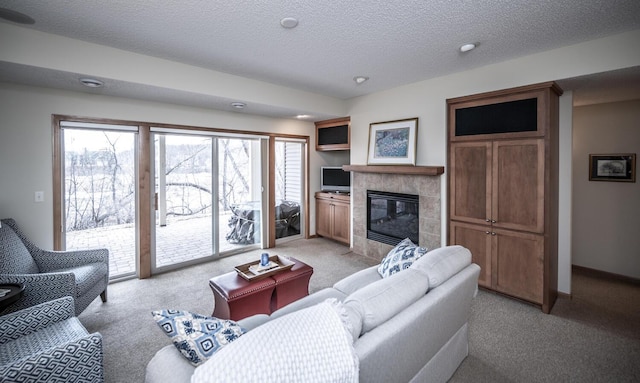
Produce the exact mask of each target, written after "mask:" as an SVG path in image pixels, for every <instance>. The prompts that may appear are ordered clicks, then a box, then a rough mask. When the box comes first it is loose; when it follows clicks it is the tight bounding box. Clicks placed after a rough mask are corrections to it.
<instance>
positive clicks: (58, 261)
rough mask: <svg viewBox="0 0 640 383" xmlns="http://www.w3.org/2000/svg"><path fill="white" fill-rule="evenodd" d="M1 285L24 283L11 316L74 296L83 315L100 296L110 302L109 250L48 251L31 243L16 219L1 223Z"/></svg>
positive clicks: (3, 220)
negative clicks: (108, 285) (44, 303)
mask: <svg viewBox="0 0 640 383" xmlns="http://www.w3.org/2000/svg"><path fill="white" fill-rule="evenodd" d="M0 224H1V226H0V284H15V283H19V284H23V285H24V293H23V296H22V298H20V299H19V300H18V301H17V302H15V303H13V304H11V305H10V306H9V307H7V308H6V309H5V310H4V311H3V313H4V314H6V313H10V312H13V311H17V310H20V309H23V308H26V307H30V306H34V305H37V304H39V303H43V302H47V301H50V300H53V299H56V298H60V297H64V296H71V297H72V298H73V299H74V306H75V314H76V315H79V314H80V313H81V312H82V311H84V309H86V308H87V306H89V304H90V303H91V302H92V301H93V300H94V299H95V298H96V297H97V296H98V295H100V298H102V302H106V301H107V284H108V283H109V250H107V249H93V250H78V251H48V250H43V249H40V248H39V247H37V246H36V245H34V244H33V243H31V242H30V241H29V240H28V239H27V238H26V237H25V235H24V234H23V233H22V232H21V231H20V229H19V228H18V227H17V225H16V223H15V221H14V220H13V219H10V218H8V219H2V220H0Z"/></svg>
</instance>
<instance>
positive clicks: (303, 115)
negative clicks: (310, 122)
mask: <svg viewBox="0 0 640 383" xmlns="http://www.w3.org/2000/svg"><path fill="white" fill-rule="evenodd" d="M296 118H298V119H300V120H304V119H305V118H311V116H309V115H308V114H299V115H297V116H296Z"/></svg>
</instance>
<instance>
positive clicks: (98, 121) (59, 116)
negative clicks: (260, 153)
mask: <svg viewBox="0 0 640 383" xmlns="http://www.w3.org/2000/svg"><path fill="white" fill-rule="evenodd" d="M53 117H54V118H56V119H57V121H76V122H89V123H95V124H113V125H131V126H134V125H135V126H140V125H147V126H149V127H154V128H166V129H176V130H181V129H184V130H191V131H202V132H208V133H211V132H215V133H227V134H249V135H254V136H264V137H286V138H295V139H308V138H309V136H304V135H299V134H286V133H268V132H267V133H265V132H259V131H253V130H238V129H228V128H212V127H204V126H195V125H179V124H165V123H156V122H148V121H133V120H115V119H109V118H93V117H82V116H70V115H62V114H54V115H53Z"/></svg>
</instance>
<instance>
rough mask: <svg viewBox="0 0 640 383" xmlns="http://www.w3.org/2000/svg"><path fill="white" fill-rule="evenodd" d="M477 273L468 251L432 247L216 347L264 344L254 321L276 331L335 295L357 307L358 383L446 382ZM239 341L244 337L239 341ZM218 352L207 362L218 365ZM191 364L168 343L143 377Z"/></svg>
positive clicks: (187, 375)
mask: <svg viewBox="0 0 640 383" xmlns="http://www.w3.org/2000/svg"><path fill="white" fill-rule="evenodd" d="M479 272H480V267H479V266H478V265H475V264H472V263H471V253H470V252H469V250H467V249H466V248H464V247H461V246H448V247H443V248H439V249H435V250H432V251H430V252H428V253H427V254H426V255H424V256H422V257H421V258H419V259H418V260H417V261H415V262H414V263H413V264H412V265H411V267H409V268H408V269H406V270H403V271H401V272H398V273H396V274H393V275H391V276H389V277H387V278H382V277H381V276H380V274H379V273H378V271H377V266H373V267H370V268H368V269H364V270H361V271H359V272H357V273H355V274H353V275H351V276H349V277H347V278H344V279H343V280H341V281H339V282H337V283H336V284H335V285H334V286H333V287H329V288H325V289H323V290H320V291H318V292H316V293H314V294H311V295H309V296H307V297H305V298H303V299H300V300H298V301H296V302H293V303H291V304H290V305H288V306H285V307H283V308H282V309H280V310H278V311H276V312H274V313H273V314H271V315H264V314H260V315H254V316H252V317H248V318H245V319H242V320H240V321H239V322H238V323H239V324H240V325H241V326H243V327H244V328H245V329H247V330H248V332H247V333H246V334H245V335H243V336H241V337H240V338H238V339H237V340H235V341H233V342H231V343H230V344H228V345H227V346H226V347H225V349H223V350H221V351H226V349H231V348H233V347H236V346H237V347H238V348H239V347H247V343H248V342H253V347H258V346H264V345H261V344H259V343H260V338H256V337H253V338H250V337H248V336H247V335H248V334H250V333H251V332H252V331H253V330H255V329H257V328H258V327H259V326H271V327H270V331H274V328H275V329H276V332H278V331H280V330H279V329H278V327H277V326H278V324H279V323H280V322H284V321H283V319H286V318H285V317H286V316H287V315H295V314H294V313H299V312H302V311H303V310H308V309H310V308H312V306H314V307H315V306H316V305H318V304H319V303H322V302H325V300H327V299H330V298H334V299H336V300H338V301H340V302H343V303H342V304H343V305H344V306H348V307H351V308H355V309H354V312H358V315H357V318H356V319H355V320H356V321H357V322H358V323H356V324H355V327H356V330H355V333H356V334H359V335H356V336H355V337H356V338H357V339H355V341H353V349H354V350H355V354H356V355H357V361H358V363H359V378H358V379H359V381H360V382H426V381H429V382H446V381H447V380H448V379H449V378H451V376H452V375H453V373H454V372H455V371H456V369H457V368H458V366H459V365H460V363H462V361H463V360H464V359H465V358H466V356H467V355H468V337H467V335H468V324H467V322H468V318H469V313H470V308H471V301H472V299H473V297H474V296H475V294H476V293H477V283H478V275H479ZM425 289H426V290H427V291H426V293H425ZM279 318H280V319H279ZM279 321H280V322H279ZM270 322H271V323H270ZM268 323H270V324H268ZM274 326H275V327H274ZM287 330H288V329H286V328H285V329H282V332H283V333H284V332H286V331H287ZM302 332H304V330H303V331H302ZM256 333H257V332H256ZM244 337H247V339H243V338H244ZM349 339H352V338H349ZM243 340H246V342H244V344H241V343H242V342H241V341H243ZM236 343H237V344H236ZM250 346H251V345H250ZM221 351H218V353H221ZM217 355H218V354H215V355H214V356H213V358H212V359H210V360H209V361H207V362H206V363H205V365H207V363H208V364H209V365H211V364H212V363H216V361H215V360H214V359H215V357H216V356H217ZM239 355H242V354H239ZM238 359H242V358H238ZM244 362H245V361H243V360H238V361H237V363H238V368H247V366H246V365H243V363H244ZM227 363H228V361H227ZM203 367H204V365H203V366H200V367H197V368H198V369H201V368H203ZM209 367H211V366H209ZM195 370H196V367H194V366H192V365H191V364H190V363H189V362H188V361H187V360H186V359H185V358H183V357H182V356H181V355H180V353H179V352H178V350H177V349H176V348H175V347H174V346H173V345H168V346H166V347H164V348H162V349H161V350H159V351H158V352H157V353H156V355H155V356H154V357H153V358H152V360H151V361H150V362H149V363H148V365H147V369H146V382H147V383H157V382H189V381H191V377H192V375H194V372H195ZM196 375H197V374H196ZM200 375H202V374H200ZM225 380H226V379H225ZM267 380H268V379H267Z"/></svg>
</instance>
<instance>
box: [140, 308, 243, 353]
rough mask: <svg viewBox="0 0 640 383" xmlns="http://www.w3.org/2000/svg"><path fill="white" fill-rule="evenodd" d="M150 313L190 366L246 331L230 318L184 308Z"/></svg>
mask: <svg viewBox="0 0 640 383" xmlns="http://www.w3.org/2000/svg"><path fill="white" fill-rule="evenodd" d="M151 314H152V315H153V319H155V320H156V323H157V324H158V326H160V328H161V329H162V330H163V331H164V333H165V334H166V335H167V336H168V337H169V338H171V341H172V342H173V345H174V346H176V348H177V349H178V350H179V351H180V353H181V354H182V356H184V357H185V358H187V360H188V361H189V362H190V363H191V364H192V365H194V366H199V365H201V364H202V363H204V362H206V361H207V359H209V358H210V357H211V356H212V355H213V354H215V353H216V351H218V350H220V349H221V348H222V347H224V346H226V345H227V344H229V343H230V342H232V341H234V340H235V339H237V338H238V337H239V336H240V335H242V334H244V333H245V332H246V330H245V329H244V328H242V327H241V326H240V325H239V324H237V323H236V322H234V321H232V320H225V319H218V318H214V317H207V316H204V315H199V314H194V313H190V312H188V311H181V310H160V311H153V312H152V313H151Z"/></svg>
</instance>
